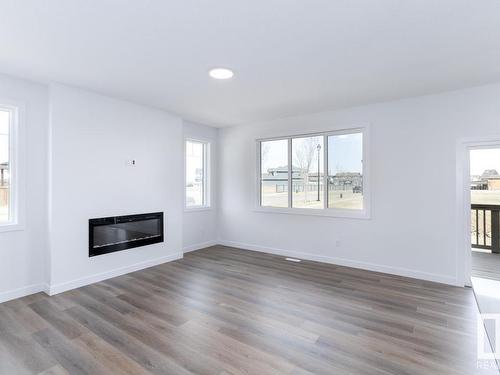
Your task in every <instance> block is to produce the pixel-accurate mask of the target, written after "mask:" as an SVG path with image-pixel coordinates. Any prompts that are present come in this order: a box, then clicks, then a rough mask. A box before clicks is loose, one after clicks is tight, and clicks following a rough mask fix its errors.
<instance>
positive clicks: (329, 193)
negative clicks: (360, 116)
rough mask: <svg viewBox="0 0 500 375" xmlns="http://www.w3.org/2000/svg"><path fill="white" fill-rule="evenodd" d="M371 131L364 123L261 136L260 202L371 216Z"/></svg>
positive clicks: (296, 209)
mask: <svg viewBox="0 0 500 375" xmlns="http://www.w3.org/2000/svg"><path fill="white" fill-rule="evenodd" d="M366 132H367V129H366V128H361V129H352V130H347V131H338V132H327V133H318V134H310V135H304V136H294V137H282V138H276V139H269V140H267V139H264V140H259V141H258V146H259V163H258V164H259V167H260V181H259V184H260V189H259V199H260V200H259V202H260V206H261V207H263V208H272V209H278V211H279V209H285V212H298V213H306V212H309V213H315V214H326V215H332V216H335V215H339V216H344V215H345V216H352V217H368V210H367V208H368V202H367V200H368V199H367V198H368V196H367V181H366V176H365V174H366V172H367V171H366V165H365V163H363V159H364V153H365V152H366V150H365V144H366V139H365V138H366ZM274 211H276V210H274Z"/></svg>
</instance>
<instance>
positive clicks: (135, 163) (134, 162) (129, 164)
mask: <svg viewBox="0 0 500 375" xmlns="http://www.w3.org/2000/svg"><path fill="white" fill-rule="evenodd" d="M127 165H128V166H130V167H135V166H136V165H137V161H136V160H135V159H130V160H127Z"/></svg>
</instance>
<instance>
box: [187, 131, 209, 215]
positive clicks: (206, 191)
mask: <svg viewBox="0 0 500 375" xmlns="http://www.w3.org/2000/svg"><path fill="white" fill-rule="evenodd" d="M188 142H194V143H201V144H202V145H203V171H204V173H203V204H201V205H196V206H188V205H187V194H186V182H187V181H186V178H187V176H186V166H187V160H186V151H187V147H186V146H187V143H188ZM210 148H211V142H210V141H209V140H207V139H199V138H185V139H184V186H183V189H184V211H186V212H193V211H205V210H210V209H212V206H211V204H212V195H211V192H212V189H211V175H212V171H211V152H210Z"/></svg>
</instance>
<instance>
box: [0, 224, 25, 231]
mask: <svg viewBox="0 0 500 375" xmlns="http://www.w3.org/2000/svg"><path fill="white" fill-rule="evenodd" d="M20 230H24V225H22V224H15V223H7V224H0V233H2V232H15V231H20Z"/></svg>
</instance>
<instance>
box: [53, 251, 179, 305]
mask: <svg viewBox="0 0 500 375" xmlns="http://www.w3.org/2000/svg"><path fill="white" fill-rule="evenodd" d="M182 257H183V253H174V254H171V255H167V256H164V257H161V258H156V259H152V260H147V261H145V262H140V263H135V264H132V265H130V266H126V267H122V268H116V269H114V270H110V271H106V272H102V273H98V274H94V275H90V276H86V277H83V278H81V279H76V280H71V281H67V282H64V283H60V284H55V285H50V287H49V288H48V293H47V294H48V295H50V296H53V295H55V294H59V293H62V292H65V291H67V290H71V289H76V288H80V287H82V286H85V285H89V284H93V283H97V282H99V281H103V280H106V279H111V278H113V277H117V276H121V275H125V274H127V273H130V272H135V271H139V270H142V269H145V268H149V267H153V266H157V265H159V264H162V263H167V262H171V261H174V260H177V259H181V258H182Z"/></svg>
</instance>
